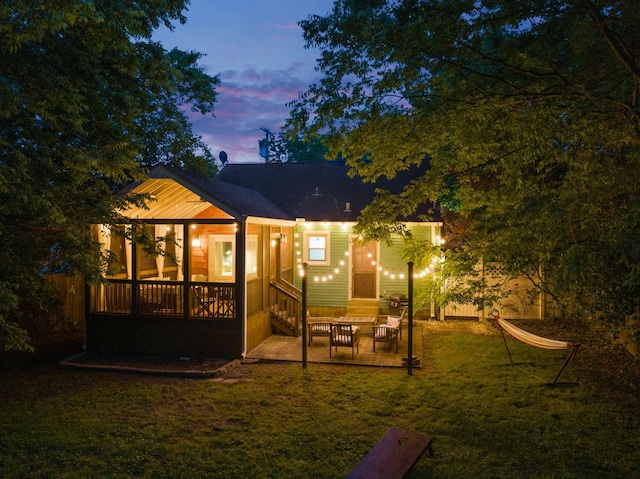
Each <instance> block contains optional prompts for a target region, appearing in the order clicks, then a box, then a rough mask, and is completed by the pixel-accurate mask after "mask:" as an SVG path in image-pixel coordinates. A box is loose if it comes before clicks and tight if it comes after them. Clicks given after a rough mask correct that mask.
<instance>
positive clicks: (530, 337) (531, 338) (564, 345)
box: [493, 315, 580, 385]
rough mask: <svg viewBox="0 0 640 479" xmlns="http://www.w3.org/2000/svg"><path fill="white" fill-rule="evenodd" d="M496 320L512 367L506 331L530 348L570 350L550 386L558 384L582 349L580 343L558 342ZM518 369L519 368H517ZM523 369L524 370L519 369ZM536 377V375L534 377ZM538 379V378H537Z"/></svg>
mask: <svg viewBox="0 0 640 479" xmlns="http://www.w3.org/2000/svg"><path fill="white" fill-rule="evenodd" d="M493 317H494V319H495V323H496V327H497V328H498V329H499V330H500V334H502V340H503V341H504V346H505V348H507V354H509V361H511V365H512V366H515V364H514V363H513V358H512V357H511V351H510V350H509V345H508V344H507V338H506V337H505V335H504V331H505V330H506V331H507V332H508V333H509V334H511V336H513V337H514V338H516V339H518V340H519V341H522V342H523V343H526V344H529V345H530V346H535V347H536V348H541V349H557V350H565V349H566V350H570V351H569V354H568V355H567V357H566V359H565V361H564V363H563V364H562V367H561V368H560V371H558V374H556V377H555V378H554V380H553V381H552V382H548V381H547V384H549V385H554V384H556V383H557V381H558V378H559V377H560V375H561V374H562V371H564V368H565V367H567V364H569V361H571V360H572V359H574V358H575V357H576V353H577V352H578V348H579V347H580V343H572V342H569V341H558V340H556V339H548V338H543V337H542V336H537V335H535V334H532V333H529V332H527V331H525V330H524V329H520V328H518V327H517V326H515V325H513V324H511V323H510V322H509V321H506V320H504V319H502V318H501V317H500V316H499V315H494V316H493ZM516 367H517V366H516ZM518 369H522V368H518ZM534 376H535V375H534ZM536 377H537V376H536ZM538 379H540V380H542V381H545V380H544V379H542V378H538Z"/></svg>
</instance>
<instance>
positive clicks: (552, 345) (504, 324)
mask: <svg viewBox="0 0 640 479" xmlns="http://www.w3.org/2000/svg"><path fill="white" fill-rule="evenodd" d="M495 318H496V321H497V323H498V325H499V326H500V327H501V328H502V329H504V330H505V331H507V332H508V333H509V334H510V335H511V336H513V337H514V338H516V339H519V340H520V341H522V342H523V343H527V344H530V345H531V346H535V347H536V348H542V349H572V348H573V347H574V346H575V344H574V343H571V342H569V341H558V340H556V339H547V338H543V337H542V336H536V335H535V334H532V333H529V332H527V331H525V330H524V329H520V328H519V327H517V326H515V325H513V324H511V323H510V322H509V321H505V320H504V319H502V318H501V317H499V316H495Z"/></svg>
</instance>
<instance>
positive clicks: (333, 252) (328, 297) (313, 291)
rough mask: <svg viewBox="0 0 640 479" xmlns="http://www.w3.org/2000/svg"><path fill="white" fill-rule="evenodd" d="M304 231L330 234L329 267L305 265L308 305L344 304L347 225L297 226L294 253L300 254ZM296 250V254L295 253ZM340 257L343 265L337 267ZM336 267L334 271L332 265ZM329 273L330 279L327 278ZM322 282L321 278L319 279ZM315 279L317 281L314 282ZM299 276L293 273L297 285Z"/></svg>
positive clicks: (346, 290) (346, 270) (349, 232)
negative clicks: (331, 276)
mask: <svg viewBox="0 0 640 479" xmlns="http://www.w3.org/2000/svg"><path fill="white" fill-rule="evenodd" d="M305 231H307V232H309V231H322V232H324V231H329V233H330V235H331V236H330V251H329V254H330V266H316V265H309V270H308V271H309V273H308V274H309V277H308V282H307V301H308V302H309V305H310V306H336V307H346V305H347V300H348V297H349V294H348V293H349V292H348V287H349V276H348V275H349V270H348V256H346V255H345V253H346V252H347V251H348V250H349V235H350V234H351V228H350V227H347V228H344V227H343V226H342V225H341V224H334V223H332V224H329V225H327V226H323V225H321V224H314V226H313V227H311V228H310V227H308V226H298V227H297V228H296V233H297V234H298V237H297V239H296V240H297V241H296V242H297V244H298V246H297V247H296V250H297V251H296V255H297V257H302V255H303V251H302V247H303V233H304V232H305ZM298 251H299V252H300V255H298V254H297V253H298ZM340 260H344V261H345V264H344V266H340V264H339V263H340ZM336 267H339V268H340V272H339V273H338V274H335V273H334V271H333V270H334V268H336ZM329 275H333V278H332V279H328V278H329ZM323 277H324V278H326V281H322V278H323ZM315 278H318V281H315ZM301 284H302V282H301V280H300V275H296V285H297V286H298V287H301Z"/></svg>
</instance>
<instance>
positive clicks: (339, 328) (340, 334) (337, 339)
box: [329, 324, 360, 359]
mask: <svg viewBox="0 0 640 479" xmlns="http://www.w3.org/2000/svg"><path fill="white" fill-rule="evenodd" d="M359 342H360V328H358V326H353V325H352V324H332V325H331V336H329V357H331V349H332V348H333V347H335V348H336V352H337V351H338V346H345V347H350V348H351V359H353V358H355V351H357V352H360V350H359V344H358V343H359Z"/></svg>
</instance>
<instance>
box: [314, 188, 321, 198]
mask: <svg viewBox="0 0 640 479" xmlns="http://www.w3.org/2000/svg"><path fill="white" fill-rule="evenodd" d="M313 196H322V195H321V194H320V192H319V191H318V187H317V186H316V192H315V193H313Z"/></svg>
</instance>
